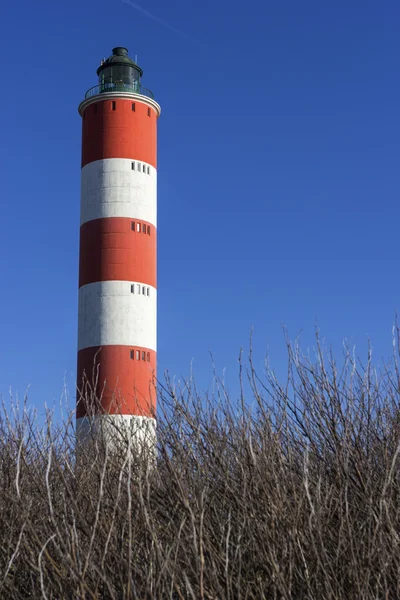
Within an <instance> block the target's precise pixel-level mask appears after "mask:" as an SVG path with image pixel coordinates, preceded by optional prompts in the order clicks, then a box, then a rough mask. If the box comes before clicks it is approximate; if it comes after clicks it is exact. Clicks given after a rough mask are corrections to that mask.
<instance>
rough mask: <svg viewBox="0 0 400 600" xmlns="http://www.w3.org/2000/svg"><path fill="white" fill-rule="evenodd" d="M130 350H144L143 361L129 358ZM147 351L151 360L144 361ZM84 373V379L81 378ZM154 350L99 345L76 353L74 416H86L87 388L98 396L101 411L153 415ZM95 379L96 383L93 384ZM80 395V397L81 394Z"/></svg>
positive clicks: (154, 408)
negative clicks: (75, 406)
mask: <svg viewBox="0 0 400 600" xmlns="http://www.w3.org/2000/svg"><path fill="white" fill-rule="evenodd" d="M131 350H133V351H134V352H136V350H139V351H140V358H142V352H145V360H136V357H135V359H132V358H131ZM147 353H149V354H150V362H148V361H147ZM84 374H85V375H86V378H87V380H88V383H89V385H88V384H87V383H86V381H87V380H86V378H84V380H82V378H83V376H84ZM155 378H156V353H155V352H154V351H153V350H149V349H147V348H136V347H134V346H132V347H129V346H103V347H102V348H100V347H99V346H96V347H93V348H84V349H83V350H79V352H78V380H77V381H78V390H79V392H80V393H79V394H78V397H77V411H76V418H77V419H79V418H81V417H85V416H86V415H87V414H88V413H89V414H91V410H90V409H88V406H87V403H88V402H90V388H91V389H92V390H95V392H96V395H97V397H98V398H100V396H101V407H97V408H96V410H95V414H98V412H99V410H100V412H104V413H108V414H111V415H115V414H123V415H136V416H145V417H154V416H155V412H156V391H155ZM96 381H97V385H96ZM81 394H82V396H81Z"/></svg>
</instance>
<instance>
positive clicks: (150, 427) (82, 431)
mask: <svg viewBox="0 0 400 600" xmlns="http://www.w3.org/2000/svg"><path fill="white" fill-rule="evenodd" d="M76 436H77V441H78V445H79V444H85V443H87V442H90V440H96V439H99V436H101V437H102V439H103V440H104V441H106V442H108V443H109V444H110V446H111V448H115V449H116V448H117V446H118V445H119V447H120V448H122V449H126V450H127V449H128V447H129V446H130V447H131V449H132V450H137V449H138V447H139V448H140V450H142V449H144V448H145V449H146V450H150V451H151V452H152V453H154V452H155V446H156V441H157V434H156V421H155V419H151V418H149V417H138V416H135V415H97V416H94V417H82V418H80V419H77V420H76Z"/></svg>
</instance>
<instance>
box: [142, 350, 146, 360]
mask: <svg viewBox="0 0 400 600" xmlns="http://www.w3.org/2000/svg"><path fill="white" fill-rule="evenodd" d="M142 360H146V352H144V351H142Z"/></svg>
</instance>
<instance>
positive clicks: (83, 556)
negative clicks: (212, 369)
mask: <svg viewBox="0 0 400 600" xmlns="http://www.w3.org/2000/svg"><path fill="white" fill-rule="evenodd" d="M396 341H397V340H396ZM287 347H288V378H287V381H285V382H284V383H280V382H279V381H278V380H277V379H276V377H275V376H274V373H273V371H272V370H271V369H269V368H268V367H267V368H266V373H265V374H264V375H263V376H260V375H258V374H257V373H256V372H255V370H254V368H253V365H252V357H251V354H250V360H249V361H248V362H247V365H245V364H243V361H241V363H240V384H241V386H240V389H241V390H242V392H241V395H240V397H239V398H238V399H235V398H231V397H230V396H229V394H228V393H227V390H226V389H225V387H224V385H223V383H222V382H221V381H220V380H218V378H216V379H215V382H214V391H213V393H212V394H210V395H206V394H205V395H204V394H203V395H202V394H199V393H198V390H197V389H196V385H195V382H194V380H193V379H189V381H186V382H182V383H181V385H180V386H175V385H174V383H173V382H172V381H170V380H169V379H168V377H166V381H165V383H164V384H163V385H162V384H159V387H158V396H159V397H158V406H159V412H158V422H157V440H158V441H157V445H158V448H157V458H156V465H155V466H154V462H152V461H149V460H148V458H146V456H140V455H139V454H138V453H137V452H136V451H135V452H132V451H129V450H131V449H132V445H131V442H130V440H129V439H128V438H125V439H122V437H121V443H120V444H119V445H118V447H114V448H113V449H110V447H109V445H108V444H107V443H104V440H102V439H101V438H100V437H98V436H93V437H92V439H91V440H89V441H88V442H87V443H86V444H85V445H84V447H83V448H81V449H80V451H79V452H76V449H75V442H76V440H75V430H74V421H73V418H72V417H73V416H71V419H70V420H69V421H66V422H63V423H55V424H54V423H53V422H52V418H51V415H50V414H49V415H48V418H47V421H46V423H45V424H44V425H43V426H42V427H40V426H39V424H38V421H37V420H36V419H35V417H34V415H33V414H32V413H30V412H29V410H28V409H27V407H26V404H24V405H23V406H22V407H21V408H20V410H18V407H17V406H14V407H13V408H12V409H11V410H6V409H4V407H3V412H2V415H1V417H0V530H1V552H0V597H1V598H5V599H8V598H10V599H13V600H17V599H21V600H22V599H24V600H25V599H27V598H45V599H46V598H47V599H49V600H50V599H57V600H60V599H64V598H65V599H78V598H79V599H98V598H101V599H118V600H120V599H130V598H140V599H144V598H148V599H150V598H153V599H161V598H171V599H180V600H182V599H185V600H186V599H194V600H197V599H215V600H216V599H241V598H243V599H245V598H246V599H250V598H254V599H260V598H265V599H268V600H269V599H273V598H274V599H290V598H296V599H302V598H304V599H315V600H321V599H322V598H324V599H334V598H335V599H338V598H343V599H349V598H360V599H371V600H372V599H381V598H382V599H392V598H393V599H395V598H399V597H400V589H399V588H400V585H399V581H400V577H399V572H400V551H399V541H400V538H399V535H400V486H399V464H400V463H399V452H400V414H399V389H400V377H399V369H398V365H397V355H396V353H395V354H394V356H393V360H392V361H391V362H390V364H388V365H381V366H380V367H379V368H378V367H377V368H374V366H373V364H372V361H371V356H370V355H369V356H368V360H367V364H366V365H365V366H362V365H360V364H359V363H358V362H357V361H356V360H355V359H354V358H353V356H352V354H351V353H350V352H349V351H348V350H345V352H344V356H343V357H341V367H340V368H338V366H337V365H336V363H335V360H334V358H333V356H331V355H330V354H329V353H328V355H327V356H326V355H325V353H324V350H323V348H322V347H321V345H320V344H319V340H318V338H317V351H316V355H315V357H314V358H313V359H312V360H311V359H310V358H308V357H306V356H304V355H302V354H301V352H300V350H299V349H298V348H297V347H296V346H293V345H291V344H289V343H288V345H287ZM246 389H248V390H249V392H245V391H244V390H246ZM122 433H123V432H122ZM122 433H120V435H121V436H122Z"/></svg>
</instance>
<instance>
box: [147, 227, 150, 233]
mask: <svg viewBox="0 0 400 600" xmlns="http://www.w3.org/2000/svg"><path fill="white" fill-rule="evenodd" d="M147 235H150V225H147Z"/></svg>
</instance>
